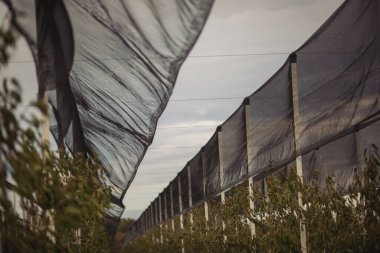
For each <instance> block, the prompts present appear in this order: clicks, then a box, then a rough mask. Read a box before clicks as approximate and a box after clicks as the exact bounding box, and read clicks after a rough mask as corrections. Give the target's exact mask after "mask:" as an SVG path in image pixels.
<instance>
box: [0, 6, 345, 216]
mask: <svg viewBox="0 0 380 253" xmlns="http://www.w3.org/2000/svg"><path fill="white" fill-rule="evenodd" d="M342 2H343V0H215V5H214V7H213V10H212V12H211V14H210V17H209V20H208V22H207V24H206V26H205V28H204V30H203V33H202V34H201V36H200V38H199V40H198V42H197V44H196V45H195V47H194V48H193V50H192V52H191V54H190V57H189V58H188V59H187V60H186V61H185V63H184V65H183V66H182V69H181V71H180V74H179V76H178V79H177V83H176V87H175V89H174V92H173V95H172V97H171V99H170V101H169V104H168V106H167V108H166V110H165V111H164V113H163V115H162V117H161V118H160V120H159V124H158V128H157V132H156V136H155V138H154V141H153V144H152V145H151V147H150V148H149V149H148V151H147V153H146V155H145V158H144V160H143V162H142V164H141V166H140V168H139V170H138V172H137V175H136V177H135V180H134V182H133V183H132V185H131V187H130V188H129V190H128V192H127V194H126V195H125V198H124V204H125V206H126V210H125V212H124V214H123V216H124V217H133V218H137V217H138V216H139V215H140V213H141V212H142V211H143V210H144V209H145V208H147V207H148V205H149V203H150V202H151V201H152V200H154V199H155V198H156V197H157V195H158V194H159V193H160V192H161V191H162V190H163V189H164V188H165V187H166V186H167V184H168V183H169V182H170V181H171V180H172V179H173V178H174V177H175V176H176V174H177V173H178V172H179V171H180V170H181V169H182V168H183V167H184V166H185V165H186V163H187V161H189V160H191V158H192V157H193V156H194V155H195V154H196V153H197V152H198V151H199V149H200V148H201V147H202V146H203V145H204V144H205V143H206V142H207V140H208V139H209V138H210V137H211V135H212V134H213V132H214V131H215V128H216V126H217V125H219V124H221V123H222V122H223V121H224V120H225V119H227V118H228V117H229V116H230V115H231V114H232V113H233V112H234V111H235V110H236V109H237V107H238V106H239V105H240V103H241V102H242V100H243V98H244V97H246V96H248V95H250V94H251V93H253V92H254V91H255V90H256V89H257V88H259V87H260V86H261V85H262V84H263V83H264V82H265V81H266V80H267V79H269V78H270V77H271V75H272V74H274V73H275V72H276V71H277V70H278V68H279V67H280V66H281V65H282V64H283V62H284V61H285V59H286V58H287V56H288V54H289V53H291V52H292V51H295V50H296V49H297V48H298V47H300V46H301V45H302V44H303V42H305V41H306V40H307V39H308V38H309V37H310V36H311V35H312V34H313V33H314V32H315V31H316V30H317V29H318V28H319V27H320V26H321V25H322V24H323V22H324V21H325V20H326V19H327V18H328V17H329V16H330V15H331V14H332V13H333V12H334V11H335V10H336V9H337V8H338V6H339V5H340V4H341V3H342ZM3 9H4V8H0V10H3ZM0 14H2V13H0ZM0 16H3V15H0ZM11 61H12V63H11V64H10V65H9V66H8V67H7V69H6V70H5V71H3V72H2V73H1V76H16V77H17V78H18V80H19V81H20V82H21V84H22V86H23V89H24V103H23V104H27V103H28V101H30V100H32V99H34V98H35V97H36V94H37V80H36V74H35V67H34V63H33V62H32V57H31V54H30V52H29V49H28V47H27V46H26V43H25V41H23V40H22V39H20V40H19V42H18V45H17V49H16V51H15V55H14V57H13V59H12V60H11ZM26 108H27V107H21V108H20V110H25V109H26Z"/></svg>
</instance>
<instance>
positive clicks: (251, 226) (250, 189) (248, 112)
mask: <svg viewBox="0 0 380 253" xmlns="http://www.w3.org/2000/svg"><path fill="white" fill-rule="evenodd" d="M243 103H244V117H245V132H246V141H247V170H248V171H247V175H249V173H250V172H251V171H253V162H252V160H253V157H252V156H253V153H252V152H253V151H252V147H253V143H252V139H251V138H250V135H249V129H250V117H251V106H250V101H249V98H245V99H244V102H243ZM248 197H249V208H250V209H251V210H252V213H253V214H254V212H255V202H254V200H253V177H252V176H251V177H249V178H248ZM248 224H249V230H250V232H251V239H252V240H253V238H254V237H255V236H256V227H255V223H253V222H251V221H250V220H248Z"/></svg>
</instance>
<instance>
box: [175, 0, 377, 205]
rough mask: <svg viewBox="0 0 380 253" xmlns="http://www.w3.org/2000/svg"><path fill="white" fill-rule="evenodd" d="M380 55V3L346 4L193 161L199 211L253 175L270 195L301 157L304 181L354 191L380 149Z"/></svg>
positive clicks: (193, 187)
mask: <svg viewBox="0 0 380 253" xmlns="http://www.w3.org/2000/svg"><path fill="white" fill-rule="evenodd" d="M379 50H380V2H379V1H378V0H362V1H358V0H348V1H346V2H344V3H343V4H342V6H341V7H340V8H339V9H338V10H337V11H336V12H335V13H334V14H333V15H332V16H331V18H329V19H328V20H327V22H326V23H325V24H324V25H323V26H322V27H321V28H320V29H319V30H318V31H317V32H316V33H315V34H314V35H313V36H312V37H311V38H310V39H309V40H308V41H307V42H306V43H305V44H304V45H303V46H302V47H301V48H300V49H299V50H297V51H296V52H295V53H294V54H292V55H291V56H290V57H289V58H288V60H287V61H286V62H285V63H284V65H283V66H282V67H281V68H280V69H279V70H278V71H277V72H276V73H275V74H274V75H273V76H272V77H271V78H270V79H269V80H268V81H267V82H266V83H265V84H264V85H263V86H262V87H261V88H260V89H258V90H257V91H256V92H254V93H253V94H252V95H250V96H249V97H248V98H247V99H246V100H245V102H244V103H243V105H242V106H240V107H239V108H238V109H237V110H236V111H235V112H234V113H233V115H231V116H230V117H229V118H228V119H227V120H226V121H225V122H224V123H223V124H222V126H221V127H219V128H218V131H217V132H215V133H214V134H213V136H212V137H211V138H210V140H209V141H208V142H207V144H206V145H205V146H204V147H203V148H202V150H201V151H200V152H199V153H198V154H197V155H196V156H195V157H194V158H193V159H192V160H191V161H190V162H189V165H190V176H191V195H192V201H193V204H194V205H195V206H197V205H199V204H200V203H202V202H204V201H207V200H208V199H214V200H219V199H220V192H221V190H225V188H229V187H232V186H234V185H237V184H240V183H242V182H243V181H244V180H246V179H247V178H248V176H253V179H254V181H255V184H257V185H261V189H262V191H263V192H264V190H265V186H266V184H265V182H266V179H267V178H270V177H271V175H273V174H271V173H273V172H275V171H279V170H285V171H287V170H290V169H295V168H296V166H297V165H296V163H295V159H296V157H299V156H300V158H301V160H302V172H303V179H304V182H306V183H307V182H310V181H311V180H312V179H313V175H315V174H317V175H318V176H319V182H320V184H321V186H322V188H323V187H325V186H326V185H325V183H326V179H327V177H329V176H333V177H334V179H335V181H336V185H337V186H338V187H339V188H340V189H342V190H343V191H344V190H347V188H348V187H349V186H350V184H351V183H352V181H353V176H354V174H355V170H358V169H362V168H364V166H365V157H366V155H367V156H368V155H369V154H370V153H371V152H374V150H375V149H376V148H375V147H373V145H377V146H380V134H379V132H380V121H379V119H380V99H379V97H380V96H379V95H380V57H379V55H380V52H379ZM292 70H293V74H295V75H292ZM294 77H296V78H294ZM297 88H298V89H297ZM297 90H298V94H297ZM297 102H298V103H297ZM245 108H247V110H245ZM297 112H299V117H298V113H297ZM218 135H219V136H220V140H221V142H219V143H218ZM296 140H297V142H296ZM296 143H297V144H298V143H299V144H300V147H299V146H298V145H297V147H298V148H299V150H297V152H296ZM219 146H220V147H219ZM220 159H222V161H223V163H222V165H223V166H220V164H219V162H220ZM202 160H203V161H202ZM202 162H203V163H202ZM247 167H248V174H247ZM202 168H203V170H204V171H203V173H202ZM221 169H223V171H221ZM220 173H223V175H222V179H223V181H222V182H221V184H222V185H221V184H220V179H221V178H220ZM185 174H186V167H185V169H184V170H182V171H181V172H180V175H185ZM203 176H204V179H203ZM203 180H205V183H206V195H205V196H204V194H203ZM269 181H270V180H269ZM295 197H296V196H295Z"/></svg>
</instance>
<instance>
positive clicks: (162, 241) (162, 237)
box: [158, 195, 164, 244]
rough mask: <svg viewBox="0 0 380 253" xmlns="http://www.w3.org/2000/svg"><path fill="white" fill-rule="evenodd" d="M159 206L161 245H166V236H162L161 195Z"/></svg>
mask: <svg viewBox="0 0 380 253" xmlns="http://www.w3.org/2000/svg"><path fill="white" fill-rule="evenodd" d="M158 205H159V215H160V217H159V223H160V242H161V244H163V243H164V236H163V234H162V208H161V207H162V198H161V195H159V196H158Z"/></svg>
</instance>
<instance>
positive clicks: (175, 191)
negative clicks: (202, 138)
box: [170, 177, 179, 215]
mask: <svg viewBox="0 0 380 253" xmlns="http://www.w3.org/2000/svg"><path fill="white" fill-rule="evenodd" d="M170 186H171V187H172V194H173V199H172V201H173V212H174V213H173V214H174V215H177V214H179V188H178V177H176V178H175V179H174V180H173V181H172V182H171V183H170Z"/></svg>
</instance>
